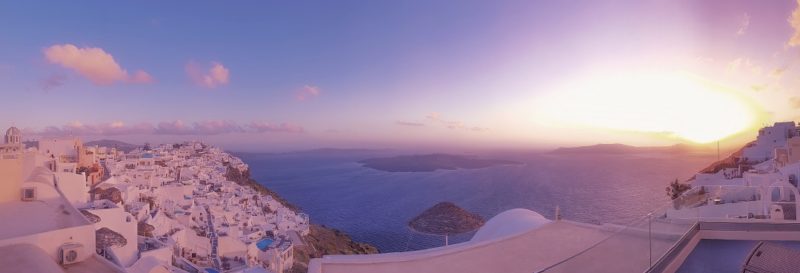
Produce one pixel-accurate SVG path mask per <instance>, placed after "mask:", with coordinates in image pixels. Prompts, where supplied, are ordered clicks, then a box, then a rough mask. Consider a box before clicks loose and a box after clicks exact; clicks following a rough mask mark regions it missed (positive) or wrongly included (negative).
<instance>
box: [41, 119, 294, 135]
mask: <svg viewBox="0 0 800 273" xmlns="http://www.w3.org/2000/svg"><path fill="white" fill-rule="evenodd" d="M264 132H284V133H303V132H305V130H304V129H303V127H302V126H300V125H296V124H291V123H278V124H271V123H268V122H262V121H253V122H250V123H248V124H247V125H245V126H241V125H239V124H238V123H236V122H234V121H231V120H203V121H197V122H191V123H187V122H184V121H182V120H174V121H163V122H159V123H158V124H156V125H155V126H154V125H153V124H151V123H147V122H142V123H136V124H131V125H129V124H126V123H124V122H122V121H114V122H109V123H98V124H84V123H82V122H80V121H72V122H69V123H67V124H65V125H62V126H47V127H45V128H44V129H42V130H31V131H30V134H32V135H38V136H44V137H61V136H116V135H197V136H208V135H220V134H229V133H264Z"/></svg>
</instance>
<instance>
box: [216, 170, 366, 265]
mask: <svg viewBox="0 0 800 273" xmlns="http://www.w3.org/2000/svg"><path fill="white" fill-rule="evenodd" d="M227 167H228V170H227V172H226V173H225V177H226V178H227V179H228V180H230V181H234V182H236V183H237V184H239V185H245V186H250V187H252V188H254V189H256V190H257V191H259V192H261V193H263V194H268V195H270V196H272V198H274V199H275V200H277V201H278V202H280V203H281V204H282V205H284V206H286V207H287V208H289V209H291V210H293V211H295V212H299V211H300V209H299V208H298V207H297V206H295V205H292V204H291V203H289V202H288V201H286V200H285V199H283V198H282V197H280V195H278V194H277V193H275V192H274V191H272V190H270V189H268V188H267V187H265V186H264V185H261V184H259V183H258V182H257V181H256V180H254V179H252V178H250V170H249V169H248V170H245V171H239V170H238V169H236V168H234V167H231V166H227ZM302 239H303V241H305V246H296V247H295V248H294V265H293V266H292V270H291V271H290V272H297V273H305V272H306V271H308V261H309V260H311V259H312V258H321V257H322V255H329V254H374V253H378V249H377V248H375V247H374V246H372V245H370V244H366V243H360V242H356V241H353V239H352V238H350V236H348V235H347V234H344V233H343V232H341V231H339V230H336V229H332V228H328V227H325V226H320V225H313V224H312V225H311V232H309V234H308V235H306V236H303V238H302Z"/></svg>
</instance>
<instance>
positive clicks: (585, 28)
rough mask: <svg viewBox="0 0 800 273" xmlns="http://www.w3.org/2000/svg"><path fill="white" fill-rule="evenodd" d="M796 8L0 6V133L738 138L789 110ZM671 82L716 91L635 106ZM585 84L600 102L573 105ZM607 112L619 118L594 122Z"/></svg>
mask: <svg viewBox="0 0 800 273" xmlns="http://www.w3.org/2000/svg"><path fill="white" fill-rule="evenodd" d="M797 6H798V3H797V2H796V1H789V0H787V1H721V0H719V1H688V0H687V1H335V2H331V1H318V2H309V1H291V3H289V2H278V1H275V2H273V1H242V2H236V3H229V2H191V3H189V2H150V3H140V2H124V3H120V2H109V1H86V2H81V3H80V5H77V4H75V3H72V2H39V1H19V2H2V3H0V25H2V26H3V27H0V96H3V98H4V103H3V104H4V105H3V107H2V112H0V116H2V118H0V127H3V128H5V127H8V126H11V125H12V124H13V125H16V126H17V127H20V128H23V129H24V131H25V132H26V134H27V135H28V137H29V138H41V137H57V136H64V135H80V136H82V137H84V138H87V139H99V138H115V139H121V140H126V141H131V142H138V143H141V142H144V141H150V142H165V141H176V140H184V139H202V140H206V141H209V142H211V143H214V144H218V145H221V146H223V147H225V148H229V149H234V150H254V151H256V150H257V151H267V150H290V149H306V148H317V147H366V148H393V147H398V148H409V147H414V148H426V149H427V148H438V149H465V148H546V147H554V146H562V145H582V144H591V143H597V142H625V143H631V144H639V145H654V144H670V143H675V142H684V141H696V140H703V141H706V140H709V139H719V138H722V137H729V136H730V135H738V136H745V137H752V136H753V134H752V130H753V128H755V127H758V126H761V125H763V124H765V123H769V122H772V121H780V120H791V119H796V118H797V117H798V116H800V89H798V86H800V82H798V80H800V77H798V67H797V65H796V64H797V62H798V60H799V58H800V54H798V53H800V48H799V47H798V45H800V34H798V29H800V11H796V10H797ZM793 13H794V14H793ZM653 75H657V76H653ZM663 75H666V76H664V77H662V76H663ZM676 75H678V76H676ZM676 77H681V78H682V77H687V78H691V79H695V80H697V81H699V82H702V83H703V84H702V85H703V86H721V87H720V89H725V90H726V91H724V94H723V95H720V96H716V95H713V96H706V95H707V94H706V93H705V92H706V91H703V90H700V91H697V92H694V91H691V92H689V91H687V92H680V93H676V94H679V96H680V100H671V99H667V100H664V99H660V100H658V101H655V100H653V101H648V100H647V98H653V97H658V96H657V94H656V96H651V95H649V94H650V93H647V92H662V93H663V92H665V93H670V92H671V91H670V90H668V89H663V88H661V89H659V88H655V87H660V86H671V85H670V84H671V83H675V82H682V80H681V79H677V78H676ZM609 78H613V79H618V80H616V81H613V82H606V79H609ZM644 79H652V80H644ZM676 79H677V80H676ZM660 80H664V81H665V82H658V81H660ZM628 82H631V84H628ZM633 83H635V84H633ZM600 86H602V88H601V87H600ZM618 86H619V87H618ZM623 86H624V87H623ZM674 86H683V85H674ZM651 87H654V88H652V89H651ZM617 88H619V89H620V90H622V89H623V88H628V89H626V90H624V92H617V91H618V90H617ZM704 88H705V87H704ZM715 88H716V87H714V88H712V87H709V89H715ZM689 89H692V88H689ZM640 90H642V92H644V94H647V95H644V96H637V95H635V94H637V93H638V92H639V91H640ZM692 90H694V89H692ZM709 92H710V91H709ZM714 92H716V91H714ZM654 94H655V93H654ZM715 94H716V93H715ZM594 96H597V97H599V98H604V99H600V100H592V101H582V100H585V99H586V98H590V97H594ZM606 98H607V99H608V101H606V100H605V99H606ZM728 98H731V101H730V102H726V103H728V104H724V103H722V102H718V101H727V100H728ZM681 100H683V101H703V100H710V101H708V102H705V101H703V102H702V103H701V104H692V105H690V106H685V105H682V103H680V101H681ZM620 101H621V102H623V104H622V106H623V107H619V105H617V104H615V103H612V102H620ZM650 104H652V105H653V106H663V104H670V105H668V106H667V107H651V106H650ZM673 104H674V105H673ZM703 104H708V107H705V106H703ZM629 105H634V106H637V107H627V106H629ZM731 105H733V106H731ZM740 105H744V106H741V107H739V106H740ZM639 106H641V107H639ZM734 106H736V107H734ZM737 107H738V108H737ZM740 108H741V109H742V110H738V109H740ZM581 109H584V110H581ZM585 109H591V111H590V110H585ZM720 109H723V110H724V109H728V110H730V109H737V110H731V111H733V112H732V114H728V113H727V112H726V113H725V115H709V116H708V118H706V119H705V120H702V122H704V123H711V124H724V125H714V126H711V127H713V128H712V129H714V130H710V132H707V133H704V134H702V135H699V136H696V135H692V134H687V133H686V132H687V131H688V130H696V128H695V127H691V126H689V125H687V126H688V127H685V128H679V127H680V126H681V125H680V124H686V123H691V122H692V120H694V119H693V118H687V116H693V117H697V116H706V115H704V113H707V112H708V111H720ZM736 111H739V112H747V113H745V114H742V115H738V114H739V112H736ZM672 112H683V113H687V115H672V114H671V113H672ZM718 116H719V117H718ZM620 117H621V119H623V120H624V121H625V122H624V124H622V125H620V122H619V121H618V120H614V121H612V120H609V119H620ZM729 117H736V118H729ZM628 118H630V119H631V120H628ZM598 119H601V120H598ZM603 119H605V120H603ZM681 119H687V120H686V121H685V122H684V120H681ZM675 120H678V121H679V122H675V124H671V123H670V122H669V121H675ZM665 121H666V122H665ZM648 122H652V123H654V124H659V125H654V126H650V125H647V124H646V123H648ZM668 123H670V124H668ZM736 123H738V124H743V125H744V126H745V127H746V128H744V129H742V128H738V127H736V126H733V124H736ZM627 125H630V126H627ZM690 125H691V124H690Z"/></svg>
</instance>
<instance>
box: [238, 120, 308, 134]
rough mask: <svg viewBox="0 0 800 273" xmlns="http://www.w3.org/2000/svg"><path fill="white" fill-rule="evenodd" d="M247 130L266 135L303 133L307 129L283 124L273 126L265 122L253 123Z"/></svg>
mask: <svg viewBox="0 0 800 273" xmlns="http://www.w3.org/2000/svg"><path fill="white" fill-rule="evenodd" d="M247 128H248V129H250V130H252V131H254V132H257V133H264V132H272V133H303V132H305V129H303V127H302V126H299V125H296V124H291V123H281V124H272V123H269V122H264V121H253V122H250V124H248V125H247Z"/></svg>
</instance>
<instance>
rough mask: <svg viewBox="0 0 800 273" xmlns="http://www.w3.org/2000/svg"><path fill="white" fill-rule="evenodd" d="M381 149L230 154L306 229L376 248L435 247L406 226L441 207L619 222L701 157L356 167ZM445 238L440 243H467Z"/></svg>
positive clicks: (650, 204)
mask: <svg viewBox="0 0 800 273" xmlns="http://www.w3.org/2000/svg"><path fill="white" fill-rule="evenodd" d="M388 155H392V152H387V151H317V152H298V153H285V154H248V153H239V154H236V156H239V157H240V158H242V160H244V161H245V162H246V163H248V164H249V165H250V169H251V174H252V176H253V178H254V179H256V180H258V181H259V182H260V183H262V184H263V185H265V186H267V187H268V188H270V189H272V190H275V191H276V192H278V193H279V194H280V195H281V196H283V197H284V198H286V199H287V200H289V202H291V203H293V204H296V205H298V206H299V207H300V208H301V209H302V210H303V211H305V212H306V213H308V214H309V215H310V216H311V220H312V222H314V223H318V224H323V225H326V226H330V227H334V228H336V229H340V230H342V231H344V232H346V233H347V234H349V235H351V236H352V237H353V238H354V239H355V240H357V241H363V242H367V243H370V244H372V245H375V246H376V247H378V248H379V249H380V250H381V252H396V251H407V250H416V249H424V248H430V247H436V246H441V245H442V244H443V238H441V237H437V236H430V235H422V234H419V233H414V232H411V231H410V230H409V229H408V228H407V225H406V224H407V222H408V221H409V220H410V219H411V218H413V217H414V216H416V215H417V214H419V213H420V212H422V211H424V210H425V209H427V208H429V207H431V206H433V205H434V204H436V203H438V202H441V201H452V202H454V203H456V204H457V205H459V206H461V207H462V208H465V209H467V210H469V211H473V212H476V213H478V214H480V215H482V216H483V217H484V218H485V219H487V220H488V219H489V218H491V217H492V216H494V215H497V214H498V213H500V212H503V211H505V210H508V209H512V208H528V209H531V210H534V211H537V212H539V213H541V214H542V215H544V216H545V217H548V218H552V217H553V215H554V213H555V208H556V206H559V207H560V209H561V214H562V216H563V217H564V218H566V219H570V220H576V221H581V222H589V223H604V222H614V223H626V222H629V221H632V220H634V219H637V218H639V217H642V216H643V215H645V214H646V213H647V212H649V211H651V210H653V209H655V208H657V207H659V206H662V205H663V204H665V203H666V202H667V199H666V195H665V191H664V187H665V186H666V185H667V183H668V182H669V181H671V180H673V179H675V178H679V179H681V180H685V179H687V178H689V177H691V176H692V175H693V174H694V173H695V172H696V171H697V170H699V169H700V168H702V167H705V166H706V165H708V164H709V163H710V162H712V161H713V160H714V157H710V156H688V155H684V156H672V155H549V154H533V155H527V156H515V157H513V158H502V157H497V156H495V157H493V158H498V159H512V160H516V161H520V162H523V163H524V164H523V165H509V166H495V167H490V168H484V169H476V170H454V171H436V172H426V173H391V172H383V171H378V170H373V169H369V168H365V167H362V166H361V165H360V164H358V163H357V161H359V160H362V159H366V158H371V157H377V156H388ZM470 237H471V234H463V235H460V236H453V237H451V238H450V242H451V243H452V242H461V241H465V240H468V239H469V238H470Z"/></svg>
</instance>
